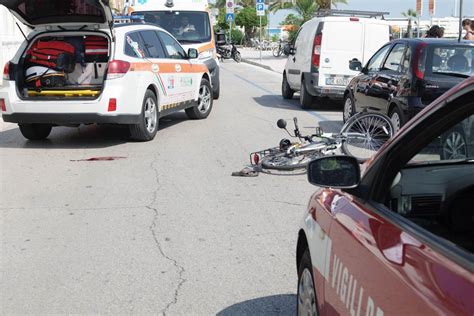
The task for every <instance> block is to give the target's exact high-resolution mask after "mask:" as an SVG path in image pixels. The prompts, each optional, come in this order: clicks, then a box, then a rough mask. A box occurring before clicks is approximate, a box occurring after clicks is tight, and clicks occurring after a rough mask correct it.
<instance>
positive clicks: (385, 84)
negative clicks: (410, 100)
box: [369, 43, 409, 114]
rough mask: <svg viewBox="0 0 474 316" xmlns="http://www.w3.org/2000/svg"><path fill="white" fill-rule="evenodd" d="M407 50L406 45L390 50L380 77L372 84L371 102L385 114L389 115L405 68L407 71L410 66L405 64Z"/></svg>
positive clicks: (399, 45)
mask: <svg viewBox="0 0 474 316" xmlns="http://www.w3.org/2000/svg"><path fill="white" fill-rule="evenodd" d="M406 50H407V45H406V43H396V44H395V45H394V46H393V47H392V49H391V50H390V53H389V54H388V56H387V58H386V59H385V62H384V64H383V66H382V69H381V71H380V72H379V75H378V76H377V77H376V78H375V79H374V82H373V84H372V90H370V93H369V98H370V100H369V102H370V104H371V105H372V106H373V107H374V108H376V109H378V110H379V111H381V112H382V113H384V114H388V107H389V104H390V100H391V99H392V98H394V97H395V96H396V95H397V92H398V91H399V87H398V83H399V82H400V79H401V77H402V74H403V69H404V67H405V69H407V66H409V63H408V65H405V63H404V56H405V52H406ZM405 62H406V61H405Z"/></svg>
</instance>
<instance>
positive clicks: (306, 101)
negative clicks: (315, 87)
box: [300, 79, 313, 110]
mask: <svg viewBox="0 0 474 316" xmlns="http://www.w3.org/2000/svg"><path fill="white" fill-rule="evenodd" d="M300 105H301V108H302V109H305V110H306V109H309V108H311V106H312V105H313V96H312V95H311V94H309V93H308V91H307V90H306V82H305V80H304V79H303V80H301V89H300Z"/></svg>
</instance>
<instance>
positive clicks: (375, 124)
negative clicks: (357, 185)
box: [341, 113, 394, 160]
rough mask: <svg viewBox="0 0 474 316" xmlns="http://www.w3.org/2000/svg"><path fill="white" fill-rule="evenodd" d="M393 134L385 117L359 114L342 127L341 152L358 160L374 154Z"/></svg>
mask: <svg viewBox="0 0 474 316" xmlns="http://www.w3.org/2000/svg"><path fill="white" fill-rule="evenodd" d="M393 134H394V127H393V123H392V121H391V120H390V118H389V117H388V116H386V115H383V114H379V113H360V114H358V115H355V116H353V117H351V118H350V119H349V120H348V121H347V123H346V124H345V125H344V126H343V127H342V130H341V135H342V136H343V138H344V140H343V141H342V148H341V149H342V152H343V153H344V154H346V155H349V156H353V157H355V158H357V159H359V160H366V159H368V158H370V157H371V156H372V155H373V154H374V153H376V152H377V151H378V150H379V149H380V147H382V145H383V144H385V142H386V141H387V140H388V139H389V138H390V137H392V136H393Z"/></svg>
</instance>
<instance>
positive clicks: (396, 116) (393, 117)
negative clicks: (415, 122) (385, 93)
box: [388, 106, 404, 133]
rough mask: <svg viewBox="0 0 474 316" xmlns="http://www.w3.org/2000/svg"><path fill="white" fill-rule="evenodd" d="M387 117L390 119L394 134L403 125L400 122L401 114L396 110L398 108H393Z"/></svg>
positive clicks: (401, 121)
mask: <svg viewBox="0 0 474 316" xmlns="http://www.w3.org/2000/svg"><path fill="white" fill-rule="evenodd" d="M388 116H389V117H390V121H392V124H393V129H394V132H395V133H396V132H398V131H399V130H400V128H402V126H403V124H404V122H403V120H402V114H401V113H400V110H399V109H398V107H397V106H394V107H393V108H392V109H391V110H390V113H389V114H388Z"/></svg>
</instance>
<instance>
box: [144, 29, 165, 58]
mask: <svg viewBox="0 0 474 316" xmlns="http://www.w3.org/2000/svg"><path fill="white" fill-rule="evenodd" d="M140 35H141V36H142V38H143V42H144V43H145V48H146V50H145V56H146V57H148V58H166V54H165V51H164V50H163V47H162V46H161V42H160V39H159V38H158V35H157V34H156V32H155V31H141V32H140Z"/></svg>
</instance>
